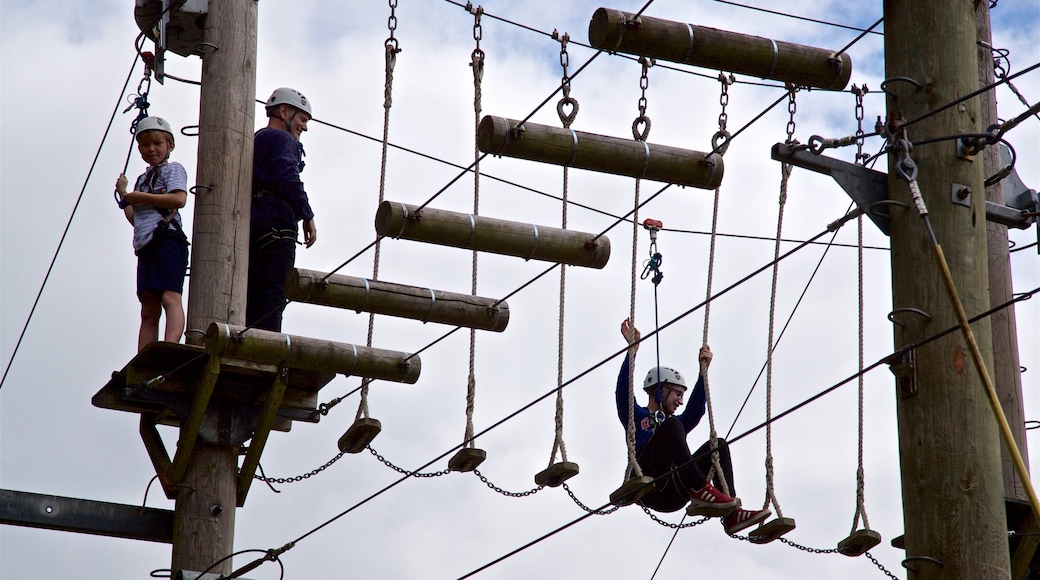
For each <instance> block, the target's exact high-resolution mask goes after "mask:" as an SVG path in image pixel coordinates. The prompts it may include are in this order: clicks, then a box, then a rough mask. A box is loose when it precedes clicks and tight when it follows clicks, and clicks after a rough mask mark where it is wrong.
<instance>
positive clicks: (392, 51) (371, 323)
mask: <svg viewBox="0 0 1040 580" xmlns="http://www.w3.org/2000/svg"><path fill="white" fill-rule="evenodd" d="M389 3H390V17H389V18H388V20H387V27H388V28H389V30H390V36H389V37H388V38H387V39H386V42H385V43H384V45H383V48H384V52H385V53H386V82H385V84H384V86H383V150H382V156H381V158H380V163H379V201H378V203H377V204H376V207H379V204H381V203H383V199H384V197H385V193H386V152H387V148H388V145H389V137H390V107H392V106H393V90H394V66H395V65H396V64H397V53H399V52H401V49H400V48H399V47H398V43H397V39H396V38H394V30H395V29H396V28H397V15H396V8H397V0H389ZM380 247H381V244H380V240H379V239H378V238H377V239H376V245H375V254H374V256H373V258H372V279H373V280H378V279H379V257H380ZM375 326H376V315H375V314H374V313H369V315H368V334H367V338H366V340H365V344H366V345H367V346H368V347H369V348H371V347H372V335H373V334H374V333H375ZM371 382H372V379H367V378H366V379H361V403H360V404H359V405H358V410H357V413H356V414H355V415H354V420H355V421H357V420H359V419H361V418H362V417H364V418H365V419H367V418H368V416H369V415H368V385H369V383H371Z"/></svg>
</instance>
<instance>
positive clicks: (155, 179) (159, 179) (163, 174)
mask: <svg viewBox="0 0 1040 580" xmlns="http://www.w3.org/2000/svg"><path fill="white" fill-rule="evenodd" d="M134 191H143V192H146V193H170V192H173V191H185V192H186V191H188V172H187V171H185V170H184V166H183V165H181V164H180V163H177V162H176V161H173V162H169V163H167V162H163V163H161V164H159V165H156V166H154V167H149V168H148V171H146V172H144V174H142V175H141V176H140V177H138V178H137V182H136V184H135V185H134ZM170 211H171V210H167V209H160V208H157V207H155V206H154V205H152V204H150V203H135V204H134V251H135V252H137V251H140V250H141V248H143V247H145V246H146V245H148V242H150V241H152V235H153V234H154V233H155V228H156V226H158V225H159V222H160V221H162V219H163V218H164V217H165V216H164V214H167V215H168V214H169V212H170ZM173 221H175V222H177V225H176V226H174V225H173V224H172V223H170V224H167V225H166V227H167V228H169V229H177V228H178V227H180V226H181V216H180V214H177V215H175V216H174V217H173Z"/></svg>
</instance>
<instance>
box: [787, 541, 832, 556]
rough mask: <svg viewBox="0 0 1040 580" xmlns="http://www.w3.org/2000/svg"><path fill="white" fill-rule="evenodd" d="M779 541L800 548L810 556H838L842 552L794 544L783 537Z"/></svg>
mask: <svg viewBox="0 0 1040 580" xmlns="http://www.w3.org/2000/svg"><path fill="white" fill-rule="evenodd" d="M777 539H778V540H780V541H781V542H783V543H785V544H787V545H788V546H791V547H792V548H798V549H799V550H801V551H803V552H809V553H810V554H838V553H840V552H838V549H837V548H810V547H809V546H803V545H801V544H798V543H795V542H792V541H791V540H788V539H787V538H783V537H781V538H777Z"/></svg>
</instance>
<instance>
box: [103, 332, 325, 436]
mask: <svg viewBox="0 0 1040 580" xmlns="http://www.w3.org/2000/svg"><path fill="white" fill-rule="evenodd" d="M209 357H210V355H209V354H207V353H206V350H205V349H204V348H202V347H194V346H189V345H185V344H174V343H170V342H154V343H152V344H149V345H148V346H146V347H145V348H144V350H142V351H141V352H139V353H138V354H137V356H135V357H134V358H133V359H132V360H131V361H130V362H129V363H128V364H127V365H126V366H125V367H123V368H122V370H119V371H116V372H114V373H112V378H111V379H110V380H109V381H108V383H106V384H105V386H104V387H102V388H101V390H100V391H98V392H97V394H95V395H94V397H93V398H91V403H92V404H93V405H94V406H95V407H99V408H102V409H112V410H116V411H128V412H130V413H141V414H145V415H155V416H157V417H158V422H159V423H160V424H162V425H172V426H175V427H180V426H181V422H182V421H183V419H184V418H185V417H186V416H187V414H188V412H189V409H190V407H191V403H192V400H193V398H194V393H195V385H197V384H198V382H199V377H200V375H201V374H202V373H203V372H205V368H206V366H207V363H208V362H209ZM277 373H278V367H276V366H274V365H260V364H255V363H250V362H247V361H242V360H235V359H232V358H228V357H224V358H222V359H221V361H220V374H219V377H218V378H217V382H216V385H215V387H214V389H213V395H212V399H213V400H225V401H230V402H235V403H239V404H243V405H250V406H255V407H256V408H257V412H258V413H259V411H260V408H261V405H260V401H263V400H264V399H265V398H266V394H267V393H268V392H269V391H270V389H271V384H272V382H273V381H274V379H275V375H276V374H277ZM287 375H288V376H287V379H288V380H287V385H286V391H285V395H284V397H283V399H282V403H281V406H280V407H279V409H278V412H277V416H276V418H275V421H274V424H273V425H272V429H274V430H276V431H289V429H291V428H292V422H293V421H305V422H308V423H317V422H318V417H319V416H314V415H313V413H314V411H315V410H316V409H317V405H318V391H319V390H320V389H321V388H322V387H324V386H325V385H326V384H328V383H329V381H331V380H332V379H333V378H335V376H336V375H335V373H325V372H317V371H307V370H300V369H290V370H289V372H288V373H287Z"/></svg>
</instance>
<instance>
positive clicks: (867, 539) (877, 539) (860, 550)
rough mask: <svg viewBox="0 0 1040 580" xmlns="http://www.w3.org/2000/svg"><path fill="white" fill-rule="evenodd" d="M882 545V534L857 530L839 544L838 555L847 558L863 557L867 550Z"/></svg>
mask: <svg viewBox="0 0 1040 580" xmlns="http://www.w3.org/2000/svg"><path fill="white" fill-rule="evenodd" d="M880 543H881V534H879V533H877V532H875V531H874V530H866V529H864V530H856V531H855V532H852V534H850V535H849V537H847V538H845V539H844V540H842V541H840V542H838V553H839V554H844V555H845V556H850V557H855V556H862V555H863V554H865V553H866V552H867V550H869V549H871V548H873V547H874V546H876V545H878V544H880Z"/></svg>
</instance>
